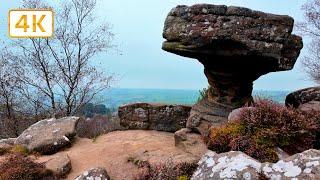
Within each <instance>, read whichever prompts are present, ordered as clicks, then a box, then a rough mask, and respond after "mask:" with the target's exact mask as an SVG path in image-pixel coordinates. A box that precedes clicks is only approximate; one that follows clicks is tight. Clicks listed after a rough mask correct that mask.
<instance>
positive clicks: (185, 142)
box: [174, 128, 207, 154]
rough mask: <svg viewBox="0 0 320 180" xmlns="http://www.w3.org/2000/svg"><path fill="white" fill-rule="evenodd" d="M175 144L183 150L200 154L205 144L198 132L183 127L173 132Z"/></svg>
mask: <svg viewBox="0 0 320 180" xmlns="http://www.w3.org/2000/svg"><path fill="white" fill-rule="evenodd" d="M174 142H175V146H176V147H178V148H180V149H182V150H183V151H185V152H189V153H192V154H201V153H203V149H206V148H207V146H206V144H205V143H204V141H203V139H202V137H201V135H200V134H196V133H194V132H192V131H191V129H188V128H183V129H181V130H179V131H177V132H175V133H174Z"/></svg>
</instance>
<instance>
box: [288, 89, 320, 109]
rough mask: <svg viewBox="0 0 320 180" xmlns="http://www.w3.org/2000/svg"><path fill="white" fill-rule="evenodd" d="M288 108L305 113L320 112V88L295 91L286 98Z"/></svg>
mask: <svg viewBox="0 0 320 180" xmlns="http://www.w3.org/2000/svg"><path fill="white" fill-rule="evenodd" d="M286 106H291V107H294V108H298V109H300V110H303V111H308V110H315V111H320V87H311V88H306V89H302V90H298V91H295V92H293V93H290V94H288V96H287V97H286Z"/></svg>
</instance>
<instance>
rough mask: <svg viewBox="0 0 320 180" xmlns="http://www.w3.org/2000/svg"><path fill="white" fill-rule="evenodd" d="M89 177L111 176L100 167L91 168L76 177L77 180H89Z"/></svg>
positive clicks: (104, 178) (94, 179)
mask: <svg viewBox="0 0 320 180" xmlns="http://www.w3.org/2000/svg"><path fill="white" fill-rule="evenodd" d="M89 179H92V180H96V179H99V180H110V177H109V175H108V173H107V171H106V170H105V169H104V168H100V167H98V168H92V169H89V170H87V171H85V172H83V173H82V174H81V175H79V176H78V177H76V178H75V180H89Z"/></svg>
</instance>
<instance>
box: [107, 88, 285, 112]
mask: <svg viewBox="0 0 320 180" xmlns="http://www.w3.org/2000/svg"><path fill="white" fill-rule="evenodd" d="M288 93H289V92H288V91H254V93H253V94H254V96H255V97H261V98H268V99H272V100H274V101H276V102H279V103H284V101H285V97H286V95H287V94H288ZM199 94H200V93H199V91H197V90H172V89H121V88H113V89H110V90H108V91H107V92H105V93H104V94H103V98H104V104H105V105H106V106H107V107H108V108H117V107H119V106H120V105H123V104H127V103H133V102H149V103H165V104H184V105H192V104H194V103H195V102H196V101H197V99H198V97H199Z"/></svg>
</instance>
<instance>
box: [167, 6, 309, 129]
mask: <svg viewBox="0 0 320 180" xmlns="http://www.w3.org/2000/svg"><path fill="white" fill-rule="evenodd" d="M293 24H294V20H293V18H291V17H289V16H281V15H273V14H267V13H263V12H259V11H253V10H250V9H247V8H241V7H232V6H230V7H227V6H223V5H221V6H217V5H210V4H198V5H194V6H190V7H188V6H177V7H176V8H174V9H172V10H171V12H170V13H169V14H168V17H167V19H166V21H165V26H164V31H163V37H164V38H165V39H166V40H167V41H165V42H164V43H163V46H162V48H163V50H165V51H168V52H171V53H175V54H178V55H181V56H185V57H190V58H195V59H198V60H199V61H200V62H201V63H202V64H203V65H204V72H205V75H206V76H207V78H208V81H209V84H210V88H209V90H208V92H207V96H206V97H205V98H204V99H203V100H202V101H201V102H199V103H197V104H196V105H195V106H194V107H193V109H192V111H191V115H190V117H189V119H188V122H187V127H189V128H193V129H195V130H197V131H200V132H201V133H202V134H204V133H206V130H207V129H208V127H210V126H211V125H216V126H219V125H220V124H221V123H223V122H225V121H226V119H227V118H226V117H227V116H228V114H229V113H230V112H231V111H232V109H235V108H238V107H241V106H243V105H245V104H246V103H250V102H251V101H252V95H251V93H252V82H253V81H255V80H256V79H258V78H259V77H260V76H262V75H264V74H267V73H269V72H276V71H285V70H291V69H292V68H293V66H294V64H295V62H296V60H297V58H298V56H299V54H300V50H301V49H302V47H303V44H302V39H301V37H299V36H296V35H292V34H291V32H292V29H293Z"/></svg>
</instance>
